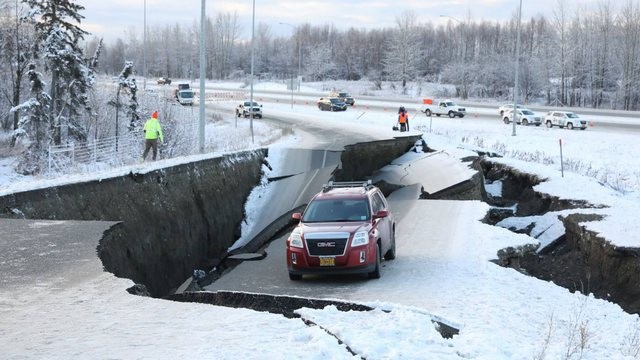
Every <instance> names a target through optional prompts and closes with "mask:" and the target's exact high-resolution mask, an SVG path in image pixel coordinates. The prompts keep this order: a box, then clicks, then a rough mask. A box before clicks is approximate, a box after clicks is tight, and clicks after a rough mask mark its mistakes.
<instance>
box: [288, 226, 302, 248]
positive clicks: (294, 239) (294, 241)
mask: <svg viewBox="0 0 640 360" xmlns="http://www.w3.org/2000/svg"><path fill="white" fill-rule="evenodd" d="M289 245H290V246H292V247H297V248H301V249H302V247H303V246H302V236H301V235H300V229H294V230H293V231H292V232H291V236H289Z"/></svg>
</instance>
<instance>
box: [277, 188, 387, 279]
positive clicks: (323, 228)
mask: <svg viewBox="0 0 640 360" xmlns="http://www.w3.org/2000/svg"><path fill="white" fill-rule="evenodd" d="M292 217H293V219H295V220H299V223H298V225H297V226H296V227H295V228H294V229H293V231H292V232H291V234H290V235H289V237H288V239H287V243H286V256H287V268H288V270H289V278H290V279H291V280H300V279H302V276H303V275H311V274H317V275H328V274H366V275H368V276H369V278H379V277H380V263H381V261H382V259H383V258H384V259H385V260H392V259H394V258H395V257H396V240H395V230H396V229H395V227H396V223H395V218H394V216H393V214H392V213H391V211H390V209H389V205H388V203H387V200H386V198H385V197H384V195H383V194H382V192H381V191H380V189H378V188H377V187H376V186H374V185H373V184H372V183H371V181H367V182H364V181H363V182H329V184H327V185H325V186H324V187H323V189H322V191H321V192H319V193H318V194H316V195H315V196H314V197H313V198H312V199H311V201H310V202H309V204H308V205H307V207H306V209H305V210H304V213H302V214H300V213H295V214H293V216H292Z"/></svg>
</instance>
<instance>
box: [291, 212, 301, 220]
mask: <svg viewBox="0 0 640 360" xmlns="http://www.w3.org/2000/svg"><path fill="white" fill-rule="evenodd" d="M291 218H292V219H294V220H300V219H301V218H302V214H301V213H299V212H297V213H293V214H291Z"/></svg>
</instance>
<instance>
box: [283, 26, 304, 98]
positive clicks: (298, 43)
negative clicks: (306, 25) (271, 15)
mask: <svg viewBox="0 0 640 360" xmlns="http://www.w3.org/2000/svg"><path fill="white" fill-rule="evenodd" d="M279 24H280V25H287V26H291V30H292V31H295V29H296V27H295V26H294V25H292V24H289V23H285V22H281V23H279ZM291 34H292V35H293V32H292V33H291ZM296 44H297V45H298V76H297V79H298V92H300V81H299V80H300V75H301V74H302V42H301V41H300V36H298V38H297V39H296ZM291 97H292V98H291V107H292V108H293V81H292V82H291Z"/></svg>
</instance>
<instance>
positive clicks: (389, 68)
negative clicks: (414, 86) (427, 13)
mask: <svg viewBox="0 0 640 360" xmlns="http://www.w3.org/2000/svg"><path fill="white" fill-rule="evenodd" d="M396 24H397V28H396V31H395V32H393V34H392V37H391V39H389V41H388V49H387V52H386V53H385V58H384V60H383V62H384V69H385V72H386V73H387V75H388V76H389V78H390V79H391V80H396V81H402V88H403V89H405V88H406V85H407V81H409V80H413V79H414V78H415V77H416V74H417V72H418V68H417V67H418V64H419V63H420V61H421V56H420V53H421V52H420V46H419V42H418V39H417V34H418V27H417V21H416V16H415V14H414V13H412V12H410V11H406V12H404V13H403V14H402V15H401V16H400V17H398V18H396Z"/></svg>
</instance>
